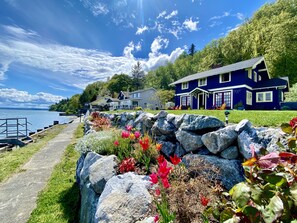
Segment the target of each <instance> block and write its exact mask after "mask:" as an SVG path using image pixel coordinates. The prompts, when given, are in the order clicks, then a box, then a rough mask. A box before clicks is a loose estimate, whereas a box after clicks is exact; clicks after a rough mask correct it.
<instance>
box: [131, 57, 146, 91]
mask: <svg viewBox="0 0 297 223" xmlns="http://www.w3.org/2000/svg"><path fill="white" fill-rule="evenodd" d="M131 74H132V80H133V86H134V90H139V89H142V88H143V86H144V71H143V70H142V67H141V63H140V62H139V61H137V63H136V64H135V65H134V66H133V67H132V71H131Z"/></svg>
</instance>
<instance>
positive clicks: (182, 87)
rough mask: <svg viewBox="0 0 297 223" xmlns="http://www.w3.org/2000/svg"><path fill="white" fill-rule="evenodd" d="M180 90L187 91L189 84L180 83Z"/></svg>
mask: <svg viewBox="0 0 297 223" xmlns="http://www.w3.org/2000/svg"><path fill="white" fill-rule="evenodd" d="M184 84H185V85H186V86H185V87H184V86H183V85H184ZM181 89H182V90H186V89H189V82H183V83H181Z"/></svg>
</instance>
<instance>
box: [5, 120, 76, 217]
mask: <svg viewBox="0 0 297 223" xmlns="http://www.w3.org/2000/svg"><path fill="white" fill-rule="evenodd" d="M78 124H79V119H75V120H74V121H73V122H72V123H70V124H68V126H67V127H66V128H65V129H64V130H63V131H62V132H61V133H60V134H59V135H57V136H56V137H55V138H54V139H52V140H51V141H50V142H49V143H48V144H47V145H46V146H45V147H44V148H42V149H41V150H40V151H39V152H37V153H36V154H35V155H34V156H33V157H32V158H31V160H30V161H29V162H28V163H26V164H25V165H24V166H23V167H22V170H24V171H22V172H20V173H17V174H15V175H13V176H12V177H11V178H9V179H8V180H7V181H5V182H4V183H1V184H0V222H3V223H4V222H5V223H25V222H27V220H28V219H29V217H30V214H31V212H32V211H33V210H34V209H35V208H36V200H37V195H38V193H39V192H40V191H41V190H42V189H43V188H44V187H45V186H46V184H47V181H48V180H49V178H50V176H51V173H52V171H53V168H54V166H55V165H56V164H57V163H59V162H60V159H61V156H62V154H63V152H64V151H65V149H66V147H67V146H68V145H69V144H70V142H71V140H72V137H73V133H74V131H75V130H76V128H77V126H78Z"/></svg>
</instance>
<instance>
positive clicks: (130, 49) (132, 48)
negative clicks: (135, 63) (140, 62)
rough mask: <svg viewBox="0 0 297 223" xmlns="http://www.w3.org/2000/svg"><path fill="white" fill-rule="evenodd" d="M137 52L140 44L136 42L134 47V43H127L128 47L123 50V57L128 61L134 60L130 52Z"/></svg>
mask: <svg viewBox="0 0 297 223" xmlns="http://www.w3.org/2000/svg"><path fill="white" fill-rule="evenodd" d="M139 50H141V43H140V42H138V43H137V44H136V45H135V44H134V42H133V41H131V42H130V43H129V45H128V46H126V47H125V48H124V51H123V54H124V56H125V57H127V58H129V59H134V55H133V54H132V52H134V51H139Z"/></svg>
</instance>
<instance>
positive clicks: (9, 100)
mask: <svg viewBox="0 0 297 223" xmlns="http://www.w3.org/2000/svg"><path fill="white" fill-rule="evenodd" d="M63 98H64V97H62V96H58V95H53V94H49V93H44V92H38V93H37V94H34V95H33V94H29V93H28V92H27V91H19V90H17V89H14V88H1V89H0V104H5V105H6V106H15V105H19V103H22V105H24V107H26V106H27V107H31V106H34V107H44V108H46V107H48V106H49V105H51V104H53V103H56V102H59V101H60V100H62V99H63ZM28 105H29V106H28Z"/></svg>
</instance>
